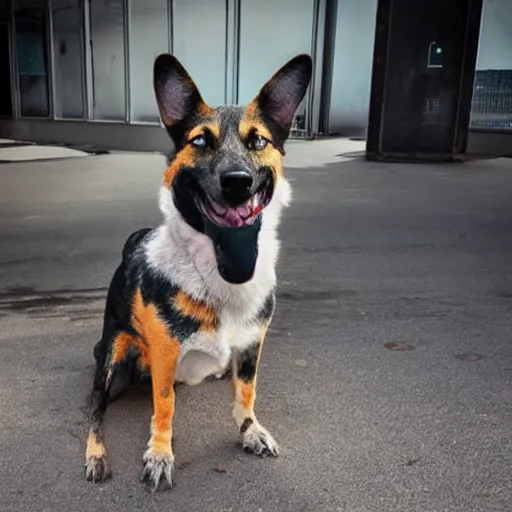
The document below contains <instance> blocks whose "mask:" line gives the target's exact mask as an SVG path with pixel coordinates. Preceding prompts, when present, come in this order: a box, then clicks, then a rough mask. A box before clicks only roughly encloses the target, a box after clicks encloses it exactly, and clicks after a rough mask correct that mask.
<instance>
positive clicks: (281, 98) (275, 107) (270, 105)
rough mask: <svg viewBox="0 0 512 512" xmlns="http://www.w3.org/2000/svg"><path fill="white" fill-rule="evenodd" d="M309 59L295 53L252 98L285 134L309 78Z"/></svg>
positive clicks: (310, 70)
mask: <svg viewBox="0 0 512 512" xmlns="http://www.w3.org/2000/svg"><path fill="white" fill-rule="evenodd" d="M312 70H313V61H312V60H311V57H310V56H309V55H307V54H301V55H297V56H296V57H294V58H293V59H291V60H290V61H288V62H287V63H286V64H285V65H284V66H282V67H281V68H280V69H279V70H278V71H277V72H276V73H275V74H274V75H273V76H272V78H270V80H268V82H267V83H265V85H264V86H263V87H262V88H261V89H260V91H259V93H258V95H257V96H256V98H255V100H254V101H255V102H256V103H257V105H258V107H259V110H260V112H261V113H262V114H263V115H264V116H265V117H266V118H267V119H268V120H270V121H271V122H272V124H274V125H276V126H275V127H276V128H278V129H279V131H280V132H281V135H282V136H283V137H284V138H287V137H288V135H289V132H290V128H291V125H292V122H293V117H294V115H295V111H296V110H297V107H298V106H299V104H300V102H301V101H302V98H303V97H304V94H305V93H306V89H307V88H308V85H309V82H310V80H311V74H312Z"/></svg>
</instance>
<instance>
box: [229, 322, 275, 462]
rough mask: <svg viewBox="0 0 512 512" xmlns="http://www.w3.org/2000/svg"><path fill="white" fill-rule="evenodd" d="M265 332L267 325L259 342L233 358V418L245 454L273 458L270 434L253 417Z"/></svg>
mask: <svg viewBox="0 0 512 512" xmlns="http://www.w3.org/2000/svg"><path fill="white" fill-rule="evenodd" d="M267 328H268V323H267V324H266V325H265V326H262V328H261V334H260V338H259V340H258V341H257V342H256V343H255V344H254V345H252V346H250V347H248V348H247V349H245V350H244V351H242V352H239V353H238V354H236V355H235V357H234V358H233V384H234V388H235V404H234V407H233V417H234V418H235V421H236V424H237V427H238V429H239V431H240V434H241V436H242V446H243V448H244V450H245V451H247V452H250V453H254V454H256V455H262V456H263V455H272V456H274V457H276V456H277V455H278V453H279V446H278V444H277V443H276V441H275V440H274V438H273V437H272V436H271V435H270V433H269V432H268V431H267V430H266V429H265V428H263V427H262V426H261V425H260V423H259V422H258V420H257V419H256V415H255V413H254V402H255V401H256V377H257V372H258V365H259V361H260V356H261V349H262V347H263V342H264V340H265V335H266V331H267Z"/></svg>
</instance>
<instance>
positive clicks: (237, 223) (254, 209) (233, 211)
mask: <svg viewBox="0 0 512 512" xmlns="http://www.w3.org/2000/svg"><path fill="white" fill-rule="evenodd" d="M210 205H211V206H210V214H211V215H212V218H213V219H214V220H215V221H216V222H217V223H218V224H219V225H220V226H226V227H230V228H239V227H241V226H245V225H247V224H252V223H253V222H254V220H255V217H256V215H257V214H258V213H259V211H260V210H261V206H260V204H259V202H255V201H253V200H249V201H247V202H246V203H244V204H241V205H239V206H232V207H228V208H226V207H223V206H221V205H219V204H218V203H213V202H212V203H210Z"/></svg>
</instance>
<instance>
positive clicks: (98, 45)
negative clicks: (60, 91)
mask: <svg viewBox="0 0 512 512" xmlns="http://www.w3.org/2000/svg"><path fill="white" fill-rule="evenodd" d="M90 6H91V39H92V72H93V117H94V118H95V119H104V120H112V121H117V120H124V119H125V65H124V12H123V0H90ZM149 37H151V34H150V33H149V34H148V38H149Z"/></svg>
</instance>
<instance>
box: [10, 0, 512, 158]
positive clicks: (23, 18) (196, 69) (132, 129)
mask: <svg viewBox="0 0 512 512" xmlns="http://www.w3.org/2000/svg"><path fill="white" fill-rule="evenodd" d="M376 10H377V0H10V1H8V0H0V76H1V77H2V78H1V80H0V87H1V90H0V136H3V137H10V138H17V139H24V140H35V141H38V142H52V143H69V144H74V145H93V146H97V147H109V148H120V149H137V150H144V149H148V150H160V149H162V148H163V147H164V146H168V141H167V139H166V135H165V133H164V131H163V130H161V129H160V124H159V118H158V112H157V107H156V102H155V99H154V93H153V88H152V67H153V61H154V58H155V56H156V55H158V54H159V53H161V52H165V51H169V52H172V53H173V54H175V55H176V56H177V57H178V58H179V59H180V60H181V61H182V62H183V64H184V65H185V67H186V68H187V69H188V70H189V72H190V73H191V75H192V76H193V78H194V80H195V81H196V83H197V84H198V86H199V88H200V90H201V92H202V94H203V96H204V98H205V101H206V102H208V103H210V104H211V105H219V104H244V103H247V102H248V101H250V100H251V99H252V98H253V97H254V95H255V94H256V92H257V89H258V88H259V86H260V85H261V84H263V83H264V81H265V80H267V79H268V78H269V77H270V76H271V74H272V73H273V72H274V71H275V70H276V69H277V68H278V67H279V66H280V65H282V64H283V63H284V62H285V61H286V60H288V59H289V58H291V57H293V56H294V55H295V54H297V53H302V52H306V53H309V54H310V55H312V57H313V60H314V66H315V67H314V76H313V80H312V83H311V86H310V88H309V92H308V94H307V96H306V97H305V99H304V101H303V103H302V105H301V107H300V108H299V111H298V114H297V117H296V122H295V126H294V131H293V136H295V137H309V136H312V135H317V134H322V133H323V134H341V135H348V136H364V133H365V129H366V125H367V120H368V110H369V91H370V79H371V69H372V57H373V43H374V33H375V15H376ZM510 26H512V2H510V1H509V0H485V2H484V11H483V16H482V26H481V40H480V48H479V56H478V65H477V76H476V80H475V93H474V99H473V112H472V120H471V128H472V130H473V131H474V133H486V134H491V135H493V134H506V133H507V132H508V130H512V100H511V98H512V79H511V74H512V71H511V70H512V60H511V59H512V53H511V52H510V48H512V31H511V30H510V28H509V27H510ZM511 133H512V132H511Z"/></svg>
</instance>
